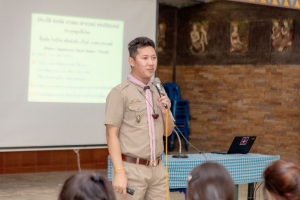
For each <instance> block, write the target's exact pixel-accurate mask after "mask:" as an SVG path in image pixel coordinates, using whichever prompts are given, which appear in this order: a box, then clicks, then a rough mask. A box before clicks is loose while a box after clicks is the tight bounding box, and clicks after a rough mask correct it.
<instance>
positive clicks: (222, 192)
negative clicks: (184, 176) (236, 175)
mask: <svg viewBox="0 0 300 200" xmlns="http://www.w3.org/2000/svg"><path fill="white" fill-rule="evenodd" d="M189 179H190V180H189V181H188V187H187V200H234V198H235V185H234V182H233V180H232V178H231V176H230V174H229V172H228V171H227V169H226V168H225V167H224V166H223V165H221V164H219V163H214V162H205V163H203V164H201V165H198V166H197V167H195V168H194V169H193V171H192V172H191V174H190V177H189Z"/></svg>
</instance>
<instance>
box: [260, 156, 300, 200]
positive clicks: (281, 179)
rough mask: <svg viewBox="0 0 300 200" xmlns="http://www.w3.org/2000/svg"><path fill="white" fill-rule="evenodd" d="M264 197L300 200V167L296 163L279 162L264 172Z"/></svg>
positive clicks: (280, 199) (278, 199)
mask: <svg viewBox="0 0 300 200" xmlns="http://www.w3.org/2000/svg"><path fill="white" fill-rule="evenodd" d="M263 176H264V180H265V185H264V196H265V199H267V196H268V194H269V195H270V196H271V197H272V198H273V199H274V200H299V199H300V167H299V164H297V163H296V162H294V161H286V160H277V161H275V162H273V163H272V164H271V165H270V166H268V167H267V168H266V169H265V171H264V174H263Z"/></svg>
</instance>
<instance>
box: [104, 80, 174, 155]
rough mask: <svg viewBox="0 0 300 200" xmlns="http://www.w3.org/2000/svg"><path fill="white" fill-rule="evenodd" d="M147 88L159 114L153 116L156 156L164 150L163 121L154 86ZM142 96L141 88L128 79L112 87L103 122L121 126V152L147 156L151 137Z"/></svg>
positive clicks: (107, 99)
mask: <svg viewBox="0 0 300 200" xmlns="http://www.w3.org/2000/svg"><path fill="white" fill-rule="evenodd" d="M150 90H151V93H152V98H153V109H154V110H155V113H156V114H159V117H158V118H157V119H153V120H154V131H155V141H156V145H155V153H156V157H159V156H160V155H161V154H162V152H163V149H164V146H163V134H164V121H163V115H162V113H161V110H160V109H159V104H158V101H157V96H158V92H157V89H156V87H155V86H154V85H151V86H150ZM145 95H146V94H145V92H144V90H143V88H142V87H140V86H137V85H135V84H134V83H132V82H130V81H128V80H127V81H124V82H123V83H122V84H120V85H118V86H116V87H114V88H113V89H112V90H111V92H110V93H109V95H108V96H107V98H106V111H105V120H104V124H110V125H113V126H116V127H119V128H120V132H119V140H120V145H121V152H122V153H123V154H126V155H129V156H133V157H139V158H144V159H149V158H150V136H149V128H148V120H147V108H146V97H145ZM153 109H152V110H153ZM151 114H152V113H151ZM170 117H172V114H170Z"/></svg>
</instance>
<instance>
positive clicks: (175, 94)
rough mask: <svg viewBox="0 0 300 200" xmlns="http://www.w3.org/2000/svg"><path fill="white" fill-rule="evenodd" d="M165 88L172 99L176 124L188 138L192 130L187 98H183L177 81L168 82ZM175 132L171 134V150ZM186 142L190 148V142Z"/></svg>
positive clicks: (172, 109)
mask: <svg viewBox="0 0 300 200" xmlns="http://www.w3.org/2000/svg"><path fill="white" fill-rule="evenodd" d="M164 89H165V91H166V93H167V95H168V97H169V99H170V100H171V104H172V106H171V111H172V114H173V117H174V119H175V125H176V126H177V128H178V129H179V130H180V132H181V133H183V135H184V137H185V138H186V139H187V140H188V138H189V132H190V122H189V121H190V112H189V104H188V101H187V100H183V99H181V94H180V89H179V86H178V85H177V83H174V82H166V83H164ZM175 134H176V133H174V132H173V133H172V134H171V135H170V136H169V151H173V148H174V139H175ZM184 142H185V149H186V150H188V143H187V142H186V141H185V140H184Z"/></svg>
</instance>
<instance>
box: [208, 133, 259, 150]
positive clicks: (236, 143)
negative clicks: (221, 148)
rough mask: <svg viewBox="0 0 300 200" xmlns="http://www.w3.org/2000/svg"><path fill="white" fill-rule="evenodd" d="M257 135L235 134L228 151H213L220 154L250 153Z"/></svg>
mask: <svg viewBox="0 0 300 200" xmlns="http://www.w3.org/2000/svg"><path fill="white" fill-rule="evenodd" d="M255 140H256V136H235V137H234V139H233V141H232V143H231V145H230V147H229V149H228V151H227V153H225V152H211V153H218V154H247V153H249V151H250V149H251V147H252V145H253V143H254V141H255Z"/></svg>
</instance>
